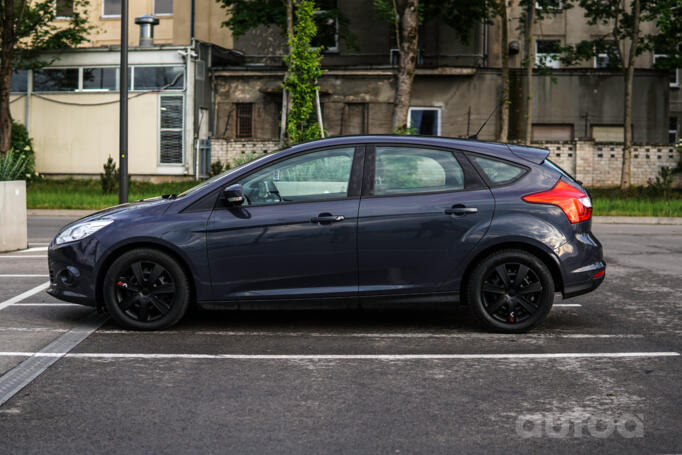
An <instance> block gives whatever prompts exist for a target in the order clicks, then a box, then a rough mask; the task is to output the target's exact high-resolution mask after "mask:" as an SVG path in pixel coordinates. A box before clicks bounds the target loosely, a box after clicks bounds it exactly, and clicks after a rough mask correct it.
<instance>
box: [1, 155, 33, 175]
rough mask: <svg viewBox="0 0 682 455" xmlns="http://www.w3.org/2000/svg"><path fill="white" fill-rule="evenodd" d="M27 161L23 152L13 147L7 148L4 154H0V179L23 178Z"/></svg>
mask: <svg viewBox="0 0 682 455" xmlns="http://www.w3.org/2000/svg"><path fill="white" fill-rule="evenodd" d="M27 162H28V157H27V156H26V155H25V154H23V153H21V152H17V151H15V150H13V149H9V150H8V151H7V153H5V155H4V156H3V155H2V154H0V181H7V180H25V179H26V178H25V177H26V173H25V168H26V163H27Z"/></svg>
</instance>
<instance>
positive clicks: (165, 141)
mask: <svg viewBox="0 0 682 455" xmlns="http://www.w3.org/2000/svg"><path fill="white" fill-rule="evenodd" d="M160 109H161V113H160V120H159V162H160V163H161V164H182V163H183V158H184V157H183V150H184V140H183V139H184V134H183V123H184V121H183V119H184V115H183V110H184V97H183V96H181V95H162V96H161V97H160Z"/></svg>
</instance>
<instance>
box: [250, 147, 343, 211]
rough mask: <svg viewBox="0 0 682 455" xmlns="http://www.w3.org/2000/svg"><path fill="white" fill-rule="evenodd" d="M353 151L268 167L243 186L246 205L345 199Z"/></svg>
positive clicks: (337, 151) (312, 155)
mask: <svg viewBox="0 0 682 455" xmlns="http://www.w3.org/2000/svg"><path fill="white" fill-rule="evenodd" d="M353 154H354V148H353V147H344V148H337V149H329V150H322V151H319V152H313V153H307V154H305V155H299V156H296V157H294V158H290V159H288V160H285V161H281V162H279V163H275V164H272V165H270V166H267V167H266V168H264V169H261V170H259V171H257V172H255V173H253V174H251V175H249V176H247V177H245V178H244V179H242V180H241V181H240V182H239V183H240V184H241V185H242V186H243V187H244V195H245V196H246V199H247V200H246V205H263V204H279V203H284V202H312V201H322V200H334V199H345V198H346V197H347V195H348V182H349V181H350V174H351V167H352V165H353Z"/></svg>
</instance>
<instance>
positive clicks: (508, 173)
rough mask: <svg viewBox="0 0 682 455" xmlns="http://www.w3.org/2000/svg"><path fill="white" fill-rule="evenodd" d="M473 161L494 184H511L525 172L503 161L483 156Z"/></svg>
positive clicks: (474, 157)
mask: <svg viewBox="0 0 682 455" xmlns="http://www.w3.org/2000/svg"><path fill="white" fill-rule="evenodd" d="M473 159H474V161H475V162H476V164H478V166H479V167H480V168H481V170H482V171H483V172H484V173H485V175H486V176H487V177H488V180H490V181H491V182H492V183H493V184H503V183H507V182H511V181H512V180H515V179H517V178H518V177H519V176H521V174H523V172H524V170H523V169H522V168H520V167H518V166H514V165H513V164H509V163H504V162H502V161H497V160H493V159H490V158H483V157H481V156H473Z"/></svg>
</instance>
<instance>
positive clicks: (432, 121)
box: [407, 107, 440, 136]
mask: <svg viewBox="0 0 682 455" xmlns="http://www.w3.org/2000/svg"><path fill="white" fill-rule="evenodd" d="M407 124H408V125H410V130H411V132H412V133H413V134H419V135H421V136H440V108H437V107H411V108H410V110H409V111H408V113H407Z"/></svg>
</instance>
